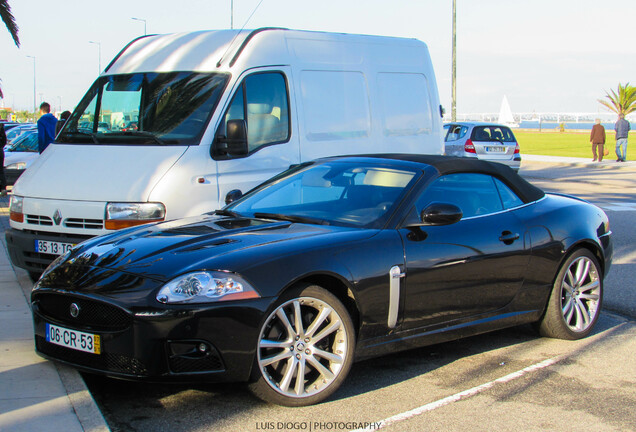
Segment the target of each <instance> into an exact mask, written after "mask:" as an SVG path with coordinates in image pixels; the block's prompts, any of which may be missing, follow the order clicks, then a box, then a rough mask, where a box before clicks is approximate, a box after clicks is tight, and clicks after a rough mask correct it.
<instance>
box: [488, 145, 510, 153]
mask: <svg viewBox="0 0 636 432" xmlns="http://www.w3.org/2000/svg"><path fill="white" fill-rule="evenodd" d="M486 151H487V152H489V153H505V152H506V148H505V147H500V146H496V147H486Z"/></svg>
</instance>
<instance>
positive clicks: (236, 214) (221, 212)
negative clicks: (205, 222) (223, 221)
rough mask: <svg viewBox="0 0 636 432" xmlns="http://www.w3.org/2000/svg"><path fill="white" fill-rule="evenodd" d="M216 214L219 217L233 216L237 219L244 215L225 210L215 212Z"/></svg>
mask: <svg viewBox="0 0 636 432" xmlns="http://www.w3.org/2000/svg"><path fill="white" fill-rule="evenodd" d="M214 214H215V215H219V216H232V217H236V218H240V217H243V215H242V214H240V213H237V212H235V211H232V210H223V209H219V210H214Z"/></svg>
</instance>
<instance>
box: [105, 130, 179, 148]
mask: <svg viewBox="0 0 636 432" xmlns="http://www.w3.org/2000/svg"><path fill="white" fill-rule="evenodd" d="M107 135H108V136H118V135H123V136H134V137H143V138H150V139H152V140H153V141H154V142H156V143H157V144H160V145H166V144H168V142H167V141H165V140H162V139H161V138H159V137H158V136H157V135H155V134H154V133H152V132H146V131H122V132H108V133H107Z"/></svg>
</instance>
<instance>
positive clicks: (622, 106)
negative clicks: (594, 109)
mask: <svg viewBox="0 0 636 432" xmlns="http://www.w3.org/2000/svg"><path fill="white" fill-rule="evenodd" d="M617 90H618V91H614V90H610V91H609V92H605V98H606V99H607V100H605V99H599V100H598V101H599V103H600V104H601V105H603V106H605V107H606V108H608V109H609V110H610V111H614V112H615V113H616V114H624V115H627V114H629V113H631V112H633V111H636V87H632V86H631V85H629V83H627V84H625V85H621V84H620V83H619V84H618V89H617Z"/></svg>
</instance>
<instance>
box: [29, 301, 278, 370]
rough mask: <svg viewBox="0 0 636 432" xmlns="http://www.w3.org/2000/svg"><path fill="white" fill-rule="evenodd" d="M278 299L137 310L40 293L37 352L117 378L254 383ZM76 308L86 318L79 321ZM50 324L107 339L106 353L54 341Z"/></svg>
mask: <svg viewBox="0 0 636 432" xmlns="http://www.w3.org/2000/svg"><path fill="white" fill-rule="evenodd" d="M270 301H271V299H269V300H267V299H254V300H243V301H238V302H226V304H214V305H191V306H178V307H176V306H175V307H172V308H166V309H157V308H139V307H136V308H134V309H133V310H130V309H127V308H125V307H123V306H122V305H120V304H118V303H117V302H116V301H113V300H112V299H109V298H105V297H103V296H94V295H84V294H77V293H69V292H62V291H59V290H49V289H40V290H38V291H37V292H35V291H34V293H33V295H32V310H33V327H34V331H35V347H36V351H37V353H38V354H40V355H41V356H43V357H45V358H48V359H51V360H55V361H59V362H62V363H65V364H68V365H70V366H73V367H75V368H77V369H79V370H82V371H86V372H91V373H96V374H102V375H107V376H112V377H117V378H124V379H134V380H149V381H179V382H189V381H207V382H225V381H247V380H249V377H250V374H251V370H252V365H253V362H254V356H255V353H256V346H257V341H258V331H259V329H260V325H261V321H262V320H263V319H264V314H265V311H266V310H267V308H268V307H269V302H270ZM71 303H75V304H76V305H77V306H79V309H80V311H87V312H86V315H85V316H84V317H83V318H81V312H80V314H79V315H78V317H77V318H73V317H71V315H70V313H69V306H70V305H71ZM46 323H49V324H53V325H56V326H60V327H64V328H67V329H72V330H78V331H82V332H87V333H92V334H98V335H100V339H101V353H100V354H92V353H86V352H82V351H78V350H74V349H71V348H66V347H63V346H60V345H56V344H53V343H50V342H47V341H46ZM201 344H204V345H205V347H206V349H205V350H204V351H201V350H200V349H198V347H199V346H200V345H201Z"/></svg>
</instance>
